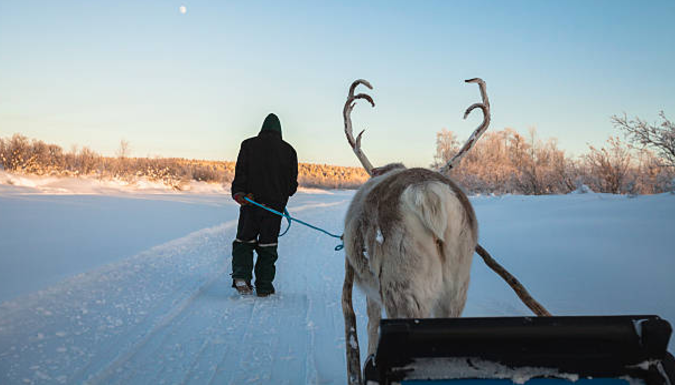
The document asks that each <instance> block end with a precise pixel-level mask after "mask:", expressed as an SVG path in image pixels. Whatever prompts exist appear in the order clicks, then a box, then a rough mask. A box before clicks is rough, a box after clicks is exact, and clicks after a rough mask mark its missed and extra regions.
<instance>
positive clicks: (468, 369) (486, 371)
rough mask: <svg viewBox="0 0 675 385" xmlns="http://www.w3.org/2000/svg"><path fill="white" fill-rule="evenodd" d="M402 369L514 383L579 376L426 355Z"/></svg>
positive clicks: (413, 375)
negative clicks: (506, 380) (539, 378)
mask: <svg viewBox="0 0 675 385" xmlns="http://www.w3.org/2000/svg"><path fill="white" fill-rule="evenodd" d="M403 369H412V370H413V371H412V372H410V373H409V376H408V379H410V380H414V379H423V380H426V379H429V380H442V379H445V378H448V376H449V377H451V378H457V379H461V378H498V379H509V380H511V381H512V382H513V383H514V384H524V383H526V382H527V381H529V380H531V379H532V378H535V377H554V378H560V379H565V380H568V381H570V382H575V381H577V380H578V379H579V376H578V375H576V374H571V373H560V372H559V371H558V370H557V369H551V368H540V367H519V368H510V367H508V366H504V365H501V364H499V363H497V362H491V361H486V360H482V359H480V358H475V357H471V358H425V359H419V360H416V361H415V362H413V363H412V364H410V365H408V366H406V367H404V368H403Z"/></svg>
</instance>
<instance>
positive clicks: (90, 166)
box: [0, 112, 675, 195]
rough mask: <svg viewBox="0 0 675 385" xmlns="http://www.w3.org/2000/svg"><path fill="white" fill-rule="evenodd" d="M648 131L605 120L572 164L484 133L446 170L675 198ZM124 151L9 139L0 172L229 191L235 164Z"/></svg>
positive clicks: (551, 148)
mask: <svg viewBox="0 0 675 385" xmlns="http://www.w3.org/2000/svg"><path fill="white" fill-rule="evenodd" d="M659 116H660V118H661V121H660V122H658V123H656V124H649V123H647V122H645V121H643V120H641V119H639V118H635V119H633V120H629V119H628V118H626V117H625V116H623V117H617V116H613V117H612V118H611V121H612V124H613V125H614V126H615V127H616V128H617V129H618V131H619V133H622V134H623V137H624V140H621V139H620V138H619V137H618V136H612V137H609V138H608V139H607V142H606V143H605V145H604V146H602V147H600V148H596V147H593V146H589V147H588V151H587V153H585V154H582V155H580V156H577V157H571V156H569V155H568V154H566V153H565V152H564V151H563V150H561V149H559V148H558V143H557V141H556V140H555V139H545V140H543V139H540V138H539V137H538V136H537V132H536V130H535V129H530V130H529V132H528V134H527V135H526V136H524V135H521V134H520V133H518V132H517V131H515V130H513V129H510V128H507V129H504V130H501V131H488V132H487V133H486V134H485V135H484V136H483V137H482V138H481V139H480V140H479V141H478V143H477V144H476V146H475V147H474V148H473V149H472V150H471V151H470V152H469V153H468V154H467V155H466V156H465V157H464V159H463V160H462V162H461V163H460V164H459V165H458V166H456V167H455V168H454V169H453V170H452V171H451V176H452V177H453V178H454V179H455V180H457V181H458V182H459V183H460V185H462V186H463V187H464V188H465V189H466V190H467V191H469V192H471V193H480V194H506V193H511V194H526V195H541V194H567V193H569V192H572V191H575V190H585V189H587V188H590V189H591V190H593V191H595V192H607V193H614V194H657V193H662V192H666V191H675V124H673V122H671V121H670V120H668V119H667V118H666V116H665V114H664V113H663V112H661V114H660V115H659ZM459 147H460V142H459V140H458V138H457V136H456V135H455V134H454V133H453V132H452V131H448V130H445V129H444V130H442V131H441V132H439V133H437V136H436V154H435V156H434V163H433V164H432V165H431V167H432V168H438V167H439V166H441V165H444V164H445V163H446V162H447V161H448V160H449V159H450V158H451V157H452V156H453V155H454V154H456V153H457V151H458V150H459ZM128 149H129V144H128V143H127V142H125V141H122V142H121V143H120V150H119V151H118V156H117V157H105V156H101V155H99V154H97V153H96V152H94V151H92V150H90V149H88V148H87V147H83V148H81V149H79V150H78V149H73V150H71V151H69V152H66V151H64V150H63V149H62V148H61V147H59V146H57V145H54V144H47V143H44V142H42V141H40V140H35V139H33V140H31V139H28V138H26V137H25V136H22V135H19V134H15V135H14V136H12V137H11V138H6V139H2V138H0V167H2V168H4V169H5V170H7V171H10V172H13V173H23V174H36V175H55V176H88V177H96V178H101V179H120V180H125V181H129V182H134V181H136V180H139V179H141V178H146V179H148V180H151V181H161V182H162V183H164V184H166V185H168V186H171V187H172V188H174V189H177V190H182V189H183V188H184V186H185V185H186V184H187V183H189V182H190V181H204V182H211V183H222V184H224V185H229V183H231V181H232V179H233V178H234V167H235V163H234V162H220V161H203V160H190V159H180V158H155V159H151V158H134V157H129V156H127V155H128V153H129V150H128ZM298 179H299V183H300V185H301V186H303V187H316V188H331V189H355V188H358V187H359V186H361V185H362V184H363V183H364V182H365V181H366V180H368V174H367V173H366V172H365V171H364V170H363V169H362V168H360V167H340V166H329V165H318V164H308V163H301V164H300V165H299V176H298Z"/></svg>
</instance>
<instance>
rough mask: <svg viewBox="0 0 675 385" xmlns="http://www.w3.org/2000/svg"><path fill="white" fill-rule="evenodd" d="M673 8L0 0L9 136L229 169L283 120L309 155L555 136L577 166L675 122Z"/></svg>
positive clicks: (403, 153)
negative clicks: (478, 134) (357, 86)
mask: <svg viewBox="0 0 675 385" xmlns="http://www.w3.org/2000/svg"><path fill="white" fill-rule="evenodd" d="M673 20H675V1H672V0H670V1H649V2H635V1H508V2H507V1H470V2H469V1H466V2H459V1H415V2H410V1H407V2H404V1H368V2H363V1H361V2H359V1H341V2H309V1H305V2H300V1H298V2H296V1H257V0H253V1H208V2H207V1H203V0H202V1H192V0H184V1H173V0H157V1H155V0H148V1H138V0H136V1H125V0H120V1H114V2H99V1H85V0H81V1H59V2H56V1H32V0H25V1H24V0H22V1H17V0H0V137H9V136H11V135H13V134H14V133H20V134H23V135H25V136H28V137H30V138H36V139H41V140H43V141H45V142H49V143H56V144H59V145H61V146H62V147H64V149H66V150H70V149H72V148H73V146H88V147H90V148H91V149H93V150H95V151H97V152H100V153H102V154H104V155H115V153H116V151H117V150H118V149H119V146H120V141H121V140H125V141H127V142H129V143H130V149H131V155H133V156H151V157H154V156H171V157H185V158H195V159H214V160H235V159H236V156H237V151H238V149H239V144H240V143H241V141H242V140H244V139H246V138H248V137H251V136H254V135H256V134H257V133H258V131H259V130H260V126H261V124H262V121H263V120H264V118H265V116H266V115H267V114H268V113H269V112H274V113H276V114H277V115H278V116H279V117H280V119H281V123H282V128H283V130H284V139H285V140H286V141H288V142H289V143H291V144H292V145H293V146H294V147H295V149H296V150H297V152H298V157H299V160H300V161H302V162H312V163H326V164H337V165H345V166H358V165H359V163H358V160H357V159H356V157H355V156H354V155H353V153H352V152H351V149H350V148H349V145H348V144H347V141H346V139H345V137H344V132H343V122H342V107H343V105H344V102H345V100H346V96H347V90H348V87H349V85H350V84H351V82H352V81H353V80H355V79H359V78H364V79H367V80H369V81H370V82H371V83H372V84H373V86H374V89H373V90H372V91H370V94H371V95H372V96H373V98H374V99H375V102H376V107H375V108H371V107H369V106H368V105H366V104H363V105H359V106H357V107H356V109H355V111H354V114H353V121H354V128H355V130H359V131H360V130H361V129H366V133H365V134H364V138H363V149H364V151H365V153H366V154H367V155H368V157H369V158H370V160H371V161H372V163H373V164H375V165H382V164H385V163H389V162H393V161H403V162H404V163H405V164H406V165H407V166H429V164H430V163H431V162H432V160H433V155H434V151H435V139H436V133H437V132H438V131H440V130H441V129H443V128H446V129H449V130H451V131H454V132H455V133H457V135H458V137H459V138H460V140H465V139H466V138H468V137H469V135H470V134H471V132H472V131H473V130H474V129H475V128H476V126H477V125H478V124H479V123H480V121H481V114H480V113H479V112H478V111H476V112H474V113H473V114H472V115H471V116H470V117H469V118H468V119H467V120H462V115H463V112H464V109H465V108H466V107H468V106H469V105H471V104H472V103H475V102H478V101H480V94H479V91H478V87H477V86H476V85H474V84H465V83H464V79H469V78H473V77H481V78H483V79H484V80H485V81H486V83H487V88H488V95H489V97H490V102H491V106H492V123H491V126H490V130H493V131H496V130H501V129H504V128H507V127H510V128H513V129H516V130H517V131H519V132H520V133H522V134H526V133H527V132H528V129H529V128H531V127H535V128H536V129H537V133H538V135H539V137H541V138H544V139H546V138H552V137H554V138H557V140H558V143H559V147H560V148H562V149H564V150H566V151H567V152H568V153H569V154H570V155H572V156H574V155H579V154H582V153H584V152H586V150H587V148H588V145H589V144H591V145H594V146H602V145H603V144H604V142H605V140H606V139H607V137H608V136H609V135H618V134H619V131H618V130H617V129H615V128H614V127H613V126H612V124H611V122H610V117H611V116H612V115H615V114H623V113H626V114H628V116H629V117H633V116H639V117H641V118H643V119H646V120H647V121H650V122H654V121H657V119H658V113H659V111H661V110H663V111H665V113H666V115H667V116H669V117H670V118H671V119H672V118H673V117H675V94H674V92H673V91H674V90H675V65H674V64H673V63H675V60H674V59H675V23H673Z"/></svg>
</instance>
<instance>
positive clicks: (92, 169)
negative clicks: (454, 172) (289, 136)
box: [0, 134, 368, 190]
mask: <svg viewBox="0 0 675 385" xmlns="http://www.w3.org/2000/svg"><path fill="white" fill-rule="evenodd" d="M127 152H128V143H126V142H124V141H123V142H122V143H121V150H120V156H117V157H106V156H102V155H100V154H98V153H96V152H94V151H92V150H91V149H89V148H87V147H82V148H80V149H73V150H71V151H68V152H66V151H64V150H63V148H61V147H60V146H58V145H55V144H48V143H45V142H43V141H41V140H36V139H29V138H27V137H25V136H23V135H20V134H15V135H14V136H12V137H11V138H0V168H4V169H5V170H6V171H9V172H12V173H17V174H33V175H50V176H75V177H77V176H87V177H93V178H98V179H117V180H123V181H126V182H129V183H133V182H134V181H137V180H139V179H143V178H145V179H147V180H150V181H159V182H162V183H164V184H166V185H168V186H170V187H172V188H173V189H176V190H182V189H184V187H185V185H186V184H188V183H189V182H190V181H203V182H209V183H221V184H224V185H229V184H230V183H231V182H232V179H233V178H234V167H235V163H234V162H225V161H206V160H191V159H183V158H136V157H129V156H126V155H124V154H125V153H127ZM298 173H299V175H298V181H299V183H300V185H301V186H303V187H316V188H335V189H353V188H358V187H359V186H360V185H361V184H363V182H365V181H366V180H367V179H368V174H367V173H366V172H365V171H364V170H363V169H361V168H356V167H340V166H329V165H317V164H307V163H301V164H300V165H299V168H298ZM228 187H229V186H228Z"/></svg>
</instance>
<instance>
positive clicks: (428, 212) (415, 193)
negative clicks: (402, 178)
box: [401, 182, 452, 241]
mask: <svg viewBox="0 0 675 385" xmlns="http://www.w3.org/2000/svg"><path fill="white" fill-rule="evenodd" d="M449 195H452V192H451V190H450V189H449V188H448V186H446V185H445V184H443V183H440V182H427V183H421V184H416V185H411V186H409V187H408V188H406V189H405V191H404V192H403V194H402V195H401V201H402V202H403V205H404V207H405V208H407V209H408V210H410V211H412V212H414V213H415V214H416V215H417V217H418V218H419V219H420V221H421V222H422V224H423V225H424V227H426V228H427V229H428V230H429V231H430V232H431V233H432V234H433V235H434V236H435V237H436V238H437V239H439V240H441V241H445V231H446V230H447V228H448V215H449V212H448V211H449V209H448V205H447V202H448V196H449Z"/></svg>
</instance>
